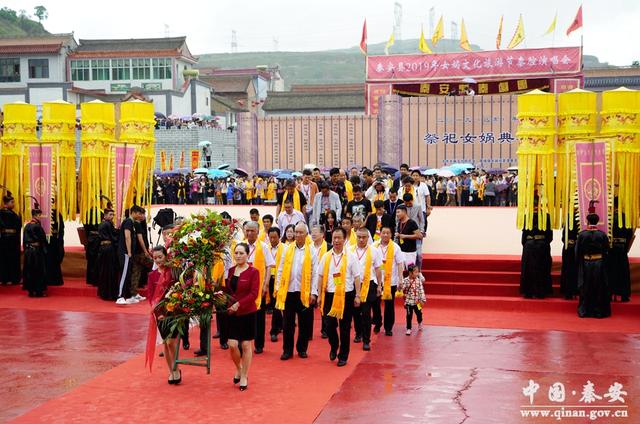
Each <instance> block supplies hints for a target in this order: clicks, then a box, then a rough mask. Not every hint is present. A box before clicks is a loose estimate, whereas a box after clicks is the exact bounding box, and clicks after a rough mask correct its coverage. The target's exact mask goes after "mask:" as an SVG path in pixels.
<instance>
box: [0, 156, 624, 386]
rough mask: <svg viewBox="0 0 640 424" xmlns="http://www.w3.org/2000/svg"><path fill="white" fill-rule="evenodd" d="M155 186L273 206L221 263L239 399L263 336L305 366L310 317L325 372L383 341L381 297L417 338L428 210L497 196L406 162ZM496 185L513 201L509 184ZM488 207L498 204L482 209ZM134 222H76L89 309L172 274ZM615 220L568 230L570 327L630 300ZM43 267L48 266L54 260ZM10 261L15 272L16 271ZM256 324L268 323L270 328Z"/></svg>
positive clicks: (12, 232) (543, 289) (386, 326)
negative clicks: (323, 345)
mask: <svg viewBox="0 0 640 424" xmlns="http://www.w3.org/2000/svg"><path fill="white" fill-rule="evenodd" d="M499 178H500V176H499ZM499 181H501V182H500V183H499V184H504V183H502V180H499ZM187 182H188V183H187ZM449 183H452V184H449ZM162 184H163V187H162V189H160V185H159V184H158V185H157V186H156V190H155V192H156V195H157V197H156V200H159V199H166V200H167V201H169V203H189V202H193V203H209V201H208V200H206V201H205V199H208V198H209V197H208V194H209V192H210V189H211V188H212V189H213V196H214V200H213V202H214V204H215V203H216V202H217V201H218V200H216V199H218V198H219V197H220V198H221V199H219V200H221V202H222V204H225V201H224V199H225V198H226V199H227V203H226V204H250V205H251V204H262V203H272V204H273V203H274V204H275V206H276V210H275V214H273V215H271V214H267V215H264V216H260V214H259V211H258V209H256V208H253V209H251V210H250V220H248V221H246V222H244V224H243V226H242V228H241V229H239V230H238V232H237V233H236V234H235V237H234V240H233V242H232V243H231V244H230V246H229V260H228V261H227V262H226V263H225V270H224V278H225V280H226V284H225V285H224V287H225V288H224V290H226V291H228V292H229V293H230V294H231V295H232V296H233V297H234V298H235V299H236V302H234V303H233V304H232V305H229V307H228V308H227V309H226V310H222V311H216V329H217V331H216V334H215V335H214V338H218V339H219V342H220V346H221V347H222V348H223V349H230V351H231V357H232V359H233V361H234V364H235V366H236V373H235V375H234V377H233V382H234V383H235V384H238V383H239V384H240V388H241V390H246V389H247V388H248V371H249V368H250V365H251V358H252V356H253V354H254V353H255V354H261V353H262V352H263V350H264V348H265V338H266V335H267V332H268V334H269V337H270V340H271V342H274V343H275V342H277V341H278V337H279V336H280V335H282V354H281V356H280V359H281V360H283V361H286V360H289V359H291V358H292V357H293V356H294V352H295V353H297V355H298V357H299V358H301V359H305V358H307V357H308V350H309V346H310V345H309V342H310V340H312V339H313V338H314V334H315V333H314V328H313V327H314V316H315V314H316V309H319V310H320V313H321V315H322V320H321V323H322V324H321V328H320V331H319V335H320V336H321V338H323V339H328V341H329V359H330V360H331V361H335V360H337V365H338V366H344V365H346V364H347V361H348V358H349V352H350V347H351V343H352V342H353V343H361V346H362V349H363V350H365V351H368V350H370V349H371V334H372V332H373V333H378V332H380V331H384V334H385V335H386V336H392V335H393V329H394V323H395V309H394V299H395V298H396V296H397V295H398V294H399V293H402V294H403V299H404V304H405V311H406V329H405V334H406V335H407V336H410V335H411V334H412V333H413V327H412V321H413V315H414V314H415V315H416V318H417V321H418V331H420V330H421V329H422V320H423V309H422V306H423V305H424V303H425V301H426V296H425V292H424V287H423V286H424V279H423V277H422V241H423V239H424V237H425V236H426V234H427V229H428V221H429V215H430V214H431V211H432V210H433V207H434V205H444V206H446V205H452V204H456V205H457V204H461V205H464V204H469V205H480V204H483V203H485V202H486V198H487V197H491V196H492V191H493V193H496V192H497V188H493V189H492V184H494V185H497V184H496V181H495V180H494V178H493V177H492V176H489V175H487V174H486V173H483V172H477V173H476V172H471V173H469V174H468V175H463V176H461V177H459V178H457V179H456V178H451V179H448V180H446V181H443V180H442V179H438V178H433V179H431V178H429V177H428V176H424V175H423V174H422V173H421V172H420V170H413V171H412V170H410V169H409V167H408V166H407V165H406V164H403V165H401V167H400V171H399V175H398V176H396V177H395V178H392V177H390V175H389V174H388V173H386V172H385V171H384V170H383V169H381V168H374V169H371V170H369V169H363V170H358V169H355V168H354V169H352V170H351V172H350V175H349V177H348V178H347V173H346V172H345V171H344V170H342V169H339V168H333V169H331V170H330V171H329V175H328V178H325V177H324V176H323V175H322V174H321V172H320V170H319V169H317V168H316V169H305V170H304V171H303V172H302V175H301V177H299V178H298V179H288V180H286V181H285V182H284V184H279V183H278V182H277V179H275V178H268V179H261V178H259V177H253V178H244V179H243V178H238V179H235V181H229V180H226V179H220V180H213V182H212V183H211V181H210V180H208V179H206V178H202V177H199V178H195V179H194V181H189V179H188V178H183V177H181V176H177V177H171V178H170V179H169V180H167V181H164V180H163V181H162ZM208 184H213V186H212V187H210V186H208ZM216 184H220V186H218V187H219V188H216ZM450 186H453V187H451V190H449V187H450ZM222 187H225V188H226V193H227V196H226V197H225V196H222V193H223V192H224V190H222ZM507 187H511V188H510V189H509V190H510V192H516V191H517V177H513V178H512V179H511V182H510V183H509V184H507ZM454 189H455V190H454ZM218 191H220V196H218ZM229 193H231V194H230V195H229ZM206 195H207V196H206ZM176 199H177V201H176ZM508 199H509V196H506V197H505V199H504V200H505V202H506V203H508V204H509V203H510V200H508ZM174 201H175V202H174ZM489 203H490V204H495V203H498V204H501V202H500V201H499V202H496V201H495V199H493V200H490V201H489ZM12 204H13V199H12V198H10V196H5V198H4V199H3V209H2V210H1V211H0V219H1V221H0V227H1V228H0V232H1V237H0V243H1V244H0V248H1V249H2V252H0V260H3V261H4V262H5V263H8V262H7V261H10V258H12V257H13V256H11V255H14V254H15V253H16V252H15V250H16V249H15V238H16V237H15V236H16V235H18V236H19V233H20V224H21V223H20V220H19V219H18V220H15V219H13V218H14V217H13V215H15V212H13V211H12V209H13V207H12ZM12 214H13V215H12ZM145 216H146V211H145V210H144V209H143V208H141V207H139V206H133V207H131V208H130V210H129V211H128V215H127V218H126V219H125V220H124V221H123V222H122V223H121V224H120V226H119V228H116V227H115V226H114V222H113V221H114V213H113V210H112V209H111V208H110V207H108V208H107V209H105V210H104V212H103V216H102V222H101V223H100V224H99V225H97V226H92V225H85V226H84V230H85V234H86V238H87V243H86V254H87V277H86V280H87V283H89V284H93V285H95V286H96V287H97V293H98V295H99V296H100V297H101V298H102V299H105V300H110V301H115V302H116V304H118V305H122V306H126V305H130V304H135V303H138V302H140V301H143V300H145V298H146V297H149V300H150V301H151V302H152V305H153V303H154V302H157V301H158V297H157V296H156V295H155V294H157V293H159V292H161V291H162V290H161V289H160V288H159V287H157V286H158V285H166V284H167V283H168V281H167V279H168V278H171V277H170V276H171V275H174V274H172V273H169V272H165V268H167V267H168V265H167V264H166V263H165V259H166V255H167V251H166V249H165V248H164V247H163V246H162V245H159V243H155V244H156V245H157V246H155V247H153V246H152V244H153V243H151V242H150V239H149V238H150V235H149V232H148V225H147V223H146V221H145ZM39 217H40V211H39V210H37V209H36V210H34V211H33V220H32V221H31V222H30V223H28V224H27V225H26V226H25V227H24V229H23V239H24V248H25V262H24V281H23V284H24V286H25V288H26V289H27V290H28V291H29V294H30V295H33V296H42V295H46V281H47V276H46V275H45V274H47V273H48V272H49V269H48V268H47V266H48V265H47V264H48V260H47V258H46V252H47V248H46V246H47V245H46V244H45V243H49V241H48V240H47V239H46V238H45V237H43V235H44V232H43V231H42V227H41V226H40V223H39ZM614 217H615V219H614V230H613V239H612V243H611V244H610V243H609V240H608V238H607V235H606V234H604V233H601V232H598V231H597V229H596V224H597V222H598V217H597V216H594V214H593V213H591V214H590V215H589V217H588V219H589V223H590V227H589V228H588V229H587V230H586V231H583V232H581V233H579V232H578V226H577V225H576V226H575V228H574V229H573V230H572V231H570V232H569V235H568V237H566V238H565V244H566V248H565V250H564V251H563V263H562V284H561V289H562V292H563V294H564V295H565V297H566V298H567V299H572V298H574V297H575V296H576V295H579V296H580V301H579V308H578V314H579V315H580V316H581V317H589V316H592V317H599V318H602V317H606V316H609V315H610V301H611V297H612V296H614V298H620V300H621V301H629V297H630V275H629V261H628V257H627V252H628V250H629V248H630V246H631V243H632V242H633V231H631V230H625V229H623V228H620V227H619V226H618V224H617V214H616V213H614ZM156 218H157V217H156ZM14 221H15V225H13V224H12V223H14ZM169 221H170V222H158V223H159V225H161V227H162V235H163V236H164V237H163V240H164V241H165V243H166V242H167V238H168V237H170V236H169V235H170V233H171V229H172V228H173V226H174V225H175V222H174V219H169ZM549 224H550V223H547V227H546V229H544V230H542V229H541V227H542V226H541V225H539V224H538V222H537V218H536V219H534V226H533V229H530V230H525V231H523V234H522V245H523V255H522V272H521V292H522V294H523V296H524V297H526V298H544V297H545V296H547V295H549V294H550V292H551V287H552V285H551V254H550V242H551V240H552V238H553V236H552V232H551V229H550V225H549ZM11 225H13V227H12V226H11ZM16 233H17V234H16ZM12 237H13V238H12ZM18 240H19V237H18ZM52 250H53V249H52ZM17 254H18V255H19V244H18V251H17ZM56 258H57V257H56ZM56 258H52V260H54V263H55V261H57V260H58V259H56ZM59 262H61V259H60V260H59ZM59 262H57V263H58V265H57V266H58V269H59ZM5 263H3V267H2V269H3V274H2V278H1V280H2V282H3V283H5V282H7V281H9V282H16V283H17V282H18V281H19V280H18V281H16V280H17V279H19V275H18V274H19V269H18V270H17V271H16V270H14V269H13V268H15V266H16V265H15V263H14V264H13V265H12V267H13V268H12V267H6V266H5ZM17 264H18V265H17V266H18V267H19V261H17ZM54 268H55V266H54ZM153 268H155V269H153ZM158 270H159V271H158ZM158 273H161V275H159V274H158ZM16 275H18V276H16ZM383 311H384V312H383ZM267 316H270V318H271V322H270V325H269V326H267ZM352 323H353V327H352ZM208 325H210V323H201V333H200V348H199V349H198V350H197V351H196V352H195V354H196V355H197V356H201V355H207V354H209V352H208V351H207V349H208V340H207V337H206V334H208V333H207V331H208V328H207V326H208ZM352 328H353V329H354V332H355V334H354V337H353V339H352V333H351V330H352ZM296 331H297V333H298V334H297V338H296V337H295V333H296ZM176 335H177V334H175V333H170V334H169V333H166V332H165V333H163V338H164V339H165V344H166V349H165V352H164V355H165V356H168V358H167V361H168V364H169V367H170V376H169V383H170V384H178V383H179V382H180V381H181V380H182V375H181V373H180V372H179V370H178V369H174V367H173V363H172V360H171V358H172V356H171V353H170V351H171V350H172V349H173V346H175V343H176V337H175V336H176ZM182 343H183V348H184V349H189V348H190V343H189V338H188V332H186V335H185V337H183V338H182Z"/></svg>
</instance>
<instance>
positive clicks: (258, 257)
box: [244, 221, 276, 354]
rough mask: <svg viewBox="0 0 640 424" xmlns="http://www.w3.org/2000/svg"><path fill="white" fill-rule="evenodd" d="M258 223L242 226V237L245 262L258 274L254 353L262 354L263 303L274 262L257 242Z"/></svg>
mask: <svg viewBox="0 0 640 424" xmlns="http://www.w3.org/2000/svg"><path fill="white" fill-rule="evenodd" d="M258 230H259V226H258V223H257V222H255V221H248V222H246V223H245V225H244V235H245V237H246V238H247V244H248V245H249V257H248V258H247V262H248V263H249V264H250V265H253V267H254V268H256V269H257V270H258V272H259V273H260V287H259V289H258V297H257V298H256V306H257V307H258V312H257V314H256V322H257V323H256V338H255V342H254V343H255V353H258V354H259V353H262V351H263V349H264V332H265V319H266V318H265V311H266V306H265V303H266V302H264V301H265V300H266V296H267V294H268V293H269V279H270V278H271V268H272V267H273V266H275V264H276V262H275V260H274V259H273V256H271V249H269V246H268V245H267V244H266V243H264V242H261V241H258Z"/></svg>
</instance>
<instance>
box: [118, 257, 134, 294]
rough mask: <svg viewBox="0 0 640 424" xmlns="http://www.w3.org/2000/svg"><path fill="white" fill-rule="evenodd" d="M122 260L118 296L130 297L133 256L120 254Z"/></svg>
mask: <svg viewBox="0 0 640 424" xmlns="http://www.w3.org/2000/svg"><path fill="white" fill-rule="evenodd" d="M118 259H119V260H120V282H119V285H118V297H124V298H125V299H128V298H130V297H131V271H132V268H133V256H132V257H129V256H127V255H123V254H122V253H120V254H118Z"/></svg>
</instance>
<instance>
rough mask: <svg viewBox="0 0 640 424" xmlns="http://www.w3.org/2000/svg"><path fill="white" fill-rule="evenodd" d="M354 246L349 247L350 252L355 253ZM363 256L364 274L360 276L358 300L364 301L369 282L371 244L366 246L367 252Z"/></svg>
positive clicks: (367, 292)
mask: <svg viewBox="0 0 640 424" xmlns="http://www.w3.org/2000/svg"><path fill="white" fill-rule="evenodd" d="M355 251H356V247H352V248H351V252H353V253H355ZM365 255H366V257H365V258H364V275H363V276H362V285H361V286H360V300H362V301H363V302H366V300H367V295H368V294H369V282H370V281H371V262H372V261H373V259H372V257H371V246H367V253H365Z"/></svg>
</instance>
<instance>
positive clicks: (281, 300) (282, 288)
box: [275, 222, 318, 361]
mask: <svg viewBox="0 0 640 424" xmlns="http://www.w3.org/2000/svg"><path fill="white" fill-rule="evenodd" d="M295 233H296V239H295V242H294V243H291V244H290V245H289V246H287V248H286V250H285V251H284V257H283V258H282V260H281V261H280V265H279V267H278V275H277V277H276V288H275V291H276V308H277V309H279V310H281V311H283V313H282V315H283V332H282V333H283V334H282V356H280V359H281V360H283V361H286V360H287V359H290V358H291V357H292V356H293V340H294V336H295V325H296V316H297V317H298V340H297V342H296V351H297V352H298V356H299V357H300V358H303V359H304V358H307V347H308V346H309V337H310V336H311V333H310V330H311V329H310V328H309V320H308V318H307V316H308V315H309V314H310V313H311V311H312V309H311V307H312V306H313V305H314V304H315V303H316V301H317V300H318V280H317V278H313V275H314V271H315V269H316V266H317V262H316V259H315V257H314V256H313V255H312V254H311V243H308V242H307V226H306V225H305V224H304V223H302V222H300V223H298V224H297V225H296V228H295Z"/></svg>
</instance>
